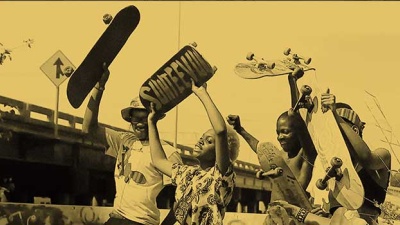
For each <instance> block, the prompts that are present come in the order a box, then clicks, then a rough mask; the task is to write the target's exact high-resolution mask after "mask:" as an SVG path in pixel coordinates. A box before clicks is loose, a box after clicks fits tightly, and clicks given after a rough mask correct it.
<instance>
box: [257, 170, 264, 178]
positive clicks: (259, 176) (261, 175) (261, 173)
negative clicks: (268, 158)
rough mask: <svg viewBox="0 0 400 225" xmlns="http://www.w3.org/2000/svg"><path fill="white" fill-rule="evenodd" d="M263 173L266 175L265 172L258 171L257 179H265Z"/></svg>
mask: <svg viewBox="0 0 400 225" xmlns="http://www.w3.org/2000/svg"><path fill="white" fill-rule="evenodd" d="M263 173H264V171H262V170H259V171H257V173H256V177H257V179H260V180H262V179H263V178H264V177H263Z"/></svg>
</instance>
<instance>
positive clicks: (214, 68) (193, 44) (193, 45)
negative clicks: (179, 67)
mask: <svg viewBox="0 0 400 225" xmlns="http://www.w3.org/2000/svg"><path fill="white" fill-rule="evenodd" d="M189 45H191V46H192V47H193V48H197V43H196V42H194V41H193V42H192V43H189ZM212 70H213V73H214V74H215V72H217V70H218V68H217V67H216V66H213V67H212Z"/></svg>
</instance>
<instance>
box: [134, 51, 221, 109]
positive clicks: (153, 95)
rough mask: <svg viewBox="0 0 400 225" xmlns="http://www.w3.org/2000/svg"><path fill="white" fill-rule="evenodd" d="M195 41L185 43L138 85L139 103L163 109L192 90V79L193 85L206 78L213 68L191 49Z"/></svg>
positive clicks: (198, 84)
mask: <svg viewBox="0 0 400 225" xmlns="http://www.w3.org/2000/svg"><path fill="white" fill-rule="evenodd" d="M196 46H197V44H196V43H193V44H190V45H186V46H184V47H183V48H182V49H181V50H179V51H178V53H176V54H175V55H174V56H172V58H171V59H169V60H168V61H167V62H166V63H165V64H164V65H163V66H162V67H161V68H160V69H158V70H157V71H156V72H155V73H154V74H153V75H152V76H151V77H150V78H148V79H147V80H146V81H145V82H144V83H143V85H142V86H141V88H140V91H139V97H140V101H141V102H142V104H143V106H144V107H146V109H148V110H150V102H153V103H154V104H155V110H156V111H157V112H159V113H166V112H168V111H169V110H170V109H172V108H173V107H175V106H176V105H177V104H179V103H180V102H182V101H183V100H184V99H185V98H187V97H188V96H189V95H190V94H191V93H192V81H191V80H193V81H194V83H195V84H196V86H201V85H203V84H204V83H205V82H207V81H208V80H209V79H210V78H211V77H212V76H213V75H214V73H215V71H216V70H217V68H216V67H215V66H214V67H212V66H211V65H210V64H209V63H208V62H207V61H206V60H205V59H204V57H203V56H202V55H201V54H200V53H199V52H198V51H197V50H196V49H195V48H196Z"/></svg>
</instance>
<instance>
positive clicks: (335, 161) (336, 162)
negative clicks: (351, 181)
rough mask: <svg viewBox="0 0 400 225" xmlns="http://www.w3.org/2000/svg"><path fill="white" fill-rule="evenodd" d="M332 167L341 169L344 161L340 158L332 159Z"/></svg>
mask: <svg viewBox="0 0 400 225" xmlns="http://www.w3.org/2000/svg"><path fill="white" fill-rule="evenodd" d="M331 165H332V166H333V167H341V166H342V165H343V161H342V160H341V159H340V158H338V157H333V158H332V159H331Z"/></svg>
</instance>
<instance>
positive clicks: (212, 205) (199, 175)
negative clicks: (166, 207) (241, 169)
mask: <svg viewBox="0 0 400 225" xmlns="http://www.w3.org/2000/svg"><path fill="white" fill-rule="evenodd" d="M235 177H236V175H235V173H234V171H233V166H232V165H231V166H230V167H229V168H228V171H227V172H226V173H225V175H222V173H221V172H220V169H219V168H218V166H217V165H215V166H214V167H211V168H208V169H207V170H203V169H201V168H200V167H199V166H188V165H178V164H174V165H173V166H172V176H171V178H172V184H173V185H176V186H177V189H176V192H175V199H176V202H177V206H176V209H175V217H176V219H177V221H178V222H179V223H180V224H182V225H186V224H188V225H211V224H212V225H214V224H215V225H222V220H223V218H224V216H225V208H226V206H227V205H228V204H229V202H230V200H231V198H232V193H233V188H234V186H235Z"/></svg>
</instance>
